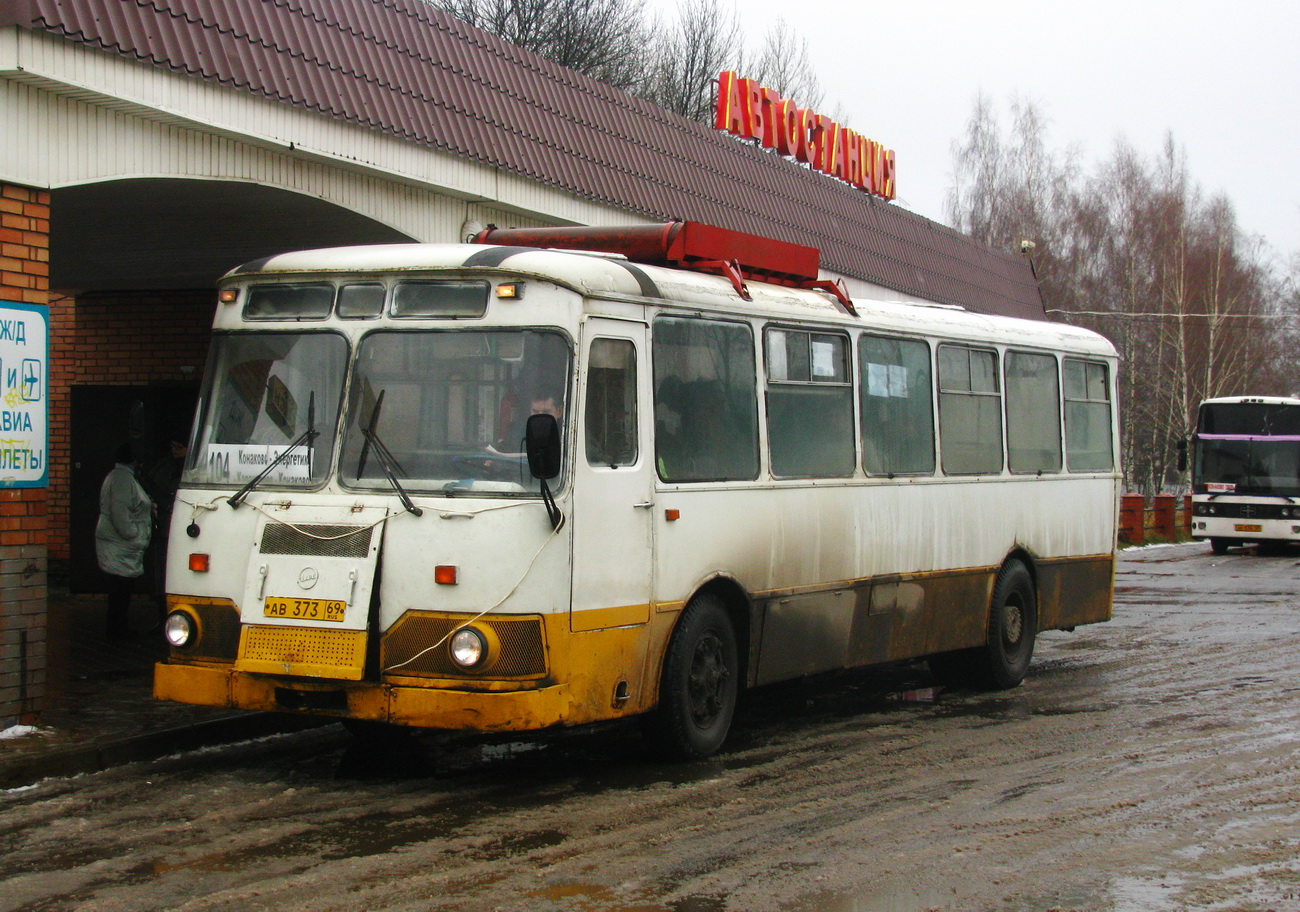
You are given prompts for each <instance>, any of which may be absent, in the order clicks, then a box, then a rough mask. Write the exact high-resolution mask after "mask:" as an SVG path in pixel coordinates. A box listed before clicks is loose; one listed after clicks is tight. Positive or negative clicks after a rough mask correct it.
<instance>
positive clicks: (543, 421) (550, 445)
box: [524, 414, 560, 479]
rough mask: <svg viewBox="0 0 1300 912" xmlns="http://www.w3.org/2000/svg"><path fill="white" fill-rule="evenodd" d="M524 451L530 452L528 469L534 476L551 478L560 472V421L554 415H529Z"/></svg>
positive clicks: (525, 430)
mask: <svg viewBox="0 0 1300 912" xmlns="http://www.w3.org/2000/svg"><path fill="white" fill-rule="evenodd" d="M524 452H526V453H527V454H528V471H529V472H530V473H531V474H532V476H533V477H534V478H543V479H550V478H554V477H555V476H557V475H559V474H560V422H558V421H556V420H555V416H554V415H547V414H541V415H529V416H528V424H527V425H526V427H525V429H524Z"/></svg>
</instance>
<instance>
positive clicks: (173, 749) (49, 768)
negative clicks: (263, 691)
mask: <svg viewBox="0 0 1300 912" xmlns="http://www.w3.org/2000/svg"><path fill="white" fill-rule="evenodd" d="M332 721H334V720H331V719H320V718H300V717H296V716H287V715H283V714H281V713H249V714H246V715H239V716H230V717H229V718H225V719H213V720H210V721H207V722H196V723H193V724H191V725H182V726H178V727H176V728H165V729H161V730H159V731H154V732H147V733H145V734H140V735H133V736H131V737H128V738H119V739H117V740H115V741H106V742H102V743H99V744H85V745H81V746H78V747H68V748H62V749H59V750H53V751H50V752H49V753H45V754H33V755H31V756H29V757H23V758H20V759H18V760H15V761H5V760H3V759H0V789H12V788H20V787H22V786H25V785H33V784H35V783H37V782H40V781H41V780H42V779H49V778H53V777H61V776H75V775H78V774H83V773H98V772H102V771H104V770H106V769H111V768H112V767H115V766H123V765H125V764H127V763H136V762H139V761H142V760H157V759H158V758H159V757H165V756H167V755H168V754H175V753H180V752H182V751H191V750H196V749H198V748H201V747H212V746H215V745H219V744H230V743H233V742H236V741H248V740H250V739H253V738H262V737H266V736H267V735H278V734H289V733H293V732H298V731H305V730H306V729H309V728H318V727H320V726H322V725H328V724H329V723H330V722H332Z"/></svg>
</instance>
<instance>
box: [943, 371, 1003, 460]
mask: <svg viewBox="0 0 1300 912" xmlns="http://www.w3.org/2000/svg"><path fill="white" fill-rule="evenodd" d="M997 359H998V356H997V352H993V351H987V350H984V349H979V348H967V347H966V346H964V345H940V346H939V448H940V449H941V450H942V452H943V470H944V472H945V473H946V474H949V475H995V474H998V473H1000V472H1001V471H1002V394H1001V391H1000V390H999V389H998V364H997Z"/></svg>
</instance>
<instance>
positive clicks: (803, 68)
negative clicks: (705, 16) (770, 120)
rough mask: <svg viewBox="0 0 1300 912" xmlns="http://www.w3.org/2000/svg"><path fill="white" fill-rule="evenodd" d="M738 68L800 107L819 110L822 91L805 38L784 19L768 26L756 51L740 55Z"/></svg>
mask: <svg viewBox="0 0 1300 912" xmlns="http://www.w3.org/2000/svg"><path fill="white" fill-rule="evenodd" d="M739 69H740V71H741V72H743V73H744V74H745V75H746V76H748V77H750V78H751V79H755V80H757V81H758V82H759V83H760V84H761V85H763V86H766V87H767V88H769V89H774V90H775V91H776V92H777V93H778V94H780V96H781V97H782V98H789V99H791V100H792V101H794V102H795V103H796V104H797V105H798V106H799V107H801V108H812V109H814V110H818V109H820V108H821V106H822V102H823V101H824V100H825V93H824V92H823V91H822V87H821V83H820V82H819V81H818V79H817V73H816V72H815V71H814V70H813V67H812V52H811V50H810V49H809V47H808V39H807V38H804V37H803V36H801V35H800V34H799V33H798V32H796V31H795V30H794V29H792V28H791V27H790V26H789V25H788V24H786V21H785V20H784V19H777V20H776V21H775V22H773V23H772V25H771V26H770V27H769V28H768V30H767V34H766V35H764V36H763V46H762V47H761V48H760V49H759V50H758V53H756V54H747V55H744V56H742V58H741V61H740V64H739ZM839 119H840V120H843V119H844V118H843V117H840V118H839Z"/></svg>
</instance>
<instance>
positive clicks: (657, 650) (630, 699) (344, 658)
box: [154, 612, 675, 731]
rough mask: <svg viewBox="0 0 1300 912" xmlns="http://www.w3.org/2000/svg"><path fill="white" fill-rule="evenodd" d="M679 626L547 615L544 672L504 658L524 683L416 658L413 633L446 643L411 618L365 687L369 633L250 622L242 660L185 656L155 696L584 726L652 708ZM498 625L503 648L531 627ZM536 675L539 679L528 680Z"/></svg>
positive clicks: (450, 722) (399, 719) (385, 717)
mask: <svg viewBox="0 0 1300 912" xmlns="http://www.w3.org/2000/svg"><path fill="white" fill-rule="evenodd" d="M674 619H675V615H674V614H671V613H661V612H655V613H653V614H652V615H651V618H650V621H649V623H647V624H644V625H641V626H637V627H622V628H614V629H604V630H597V631H592V632H582V633H573V632H571V630H570V629H569V617H568V615H567V614H554V615H542V616H540V621H541V624H542V626H543V628H544V631H543V635H542V638H541V642H543V643H544V644H545V646H544V649H545V654H544V664H542V665H539V666H537V668H536V669H534V668H533V665H534V664H535V662H534V658H533V657H532V653H531V652H530V651H528V650H524V651H523V652H522V653H520V655H522V656H523V658H520V657H519V656H516V655H514V651H518V650H514V651H512V649H513V647H512V648H511V649H503V655H505V656H506V659H505V660H504V662H503V666H502V667H503V668H506V670H508V671H513V672H516V673H517V676H516V677H513V678H498V679H494V678H491V677H489V676H485V677H482V678H475V677H469V676H467V677H465V678H463V679H459V680H458V679H454V678H452V677H451V676H450V675H449V673H448V672H447V670H446V669H444V668H443V667H442V665H440V664H438V663H437V662H433V661H432V660H431V659H429V658H428V657H425V658H422V659H419V660H418V661H417V660H415V659H412V658H408V657H407V653H410V654H411V655H412V656H416V655H419V654H420V653H419V651H418V650H416V651H412V650H414V649H415V647H414V646H412V645H411V644H405V643H404V641H403V640H402V639H401V637H408V638H409V636H408V635H411V632H412V631H415V633H418V634H419V635H420V636H419V639H420V640H421V641H429V642H436V641H437V636H435V634H437V635H438V636H441V633H440V632H439V631H440V629H441V628H438V629H432V630H424V629H423V628H422V627H420V625H419V624H417V623H416V621H420V622H421V623H424V622H423V621H422V620H421V618H417V617H410V618H406V619H404V620H403V622H402V623H400V624H398V625H395V627H394V631H395V632H396V634H397V636H396V637H395V639H394V643H395V644H396V645H393V644H392V643H390V644H386V647H385V651H384V653H383V658H384V660H385V663H386V664H389V665H391V668H390V670H389V671H388V673H387V674H385V675H384V676H383V677H382V678H381V679H380V680H378V681H375V680H359V678H360V677H361V670H362V667H363V665H364V659H365V652H364V643H365V639H364V633H363V632H360V631H358V632H357V633H362V636H361V637H360V638H359V639H357V640H356V641H355V643H353V642H350V641H349V640H350V637H348V636H347V634H348V633H350V632H349V631H333V630H330V631H323V632H322V639H321V642H320V643H319V644H317V643H316V642H315V641H312V642H310V643H307V642H306V641H305V640H303V639H302V638H301V630H302V628H285V629H286V630H288V631H290V632H289V633H285V634H281V633H280V631H279V630H273V631H272V633H273V634H275V636H271V637H269V638H266V639H265V641H263V639H262V638H259V637H258V634H260V633H261V631H262V629H264V628H259V625H249V626H246V627H245V628H244V630H243V637H242V639H241V646H240V652H239V657H238V659H237V660H236V661H235V662H234V663H231V664H226V663H215V662H204V661H197V662H194V661H190V662H187V661H186V659H185V658H183V657H177V658H174V659H172V660H171V661H169V662H165V663H160V664H159V665H157V666H156V667H155V671H154V695H155V696H156V697H157V698H158V699H161V700H174V701H176V702H178V703H193V704H197V705H201V706H231V707H238V708H241V709H249V710H262V711H271V712H292V713H299V712H301V713H310V714H316V715H325V716H333V717H336V718H350V719H367V720H374V721H381V722H394V723H398V724H401V725H411V726H420V727H428V728H438V729H447V730H469V731H530V730H536V729H540V728H549V727H551V726H556V725H581V724H584V723H587V722H597V721H601V720H605V719H613V718H618V717H621V716H627V715H631V714H633V713H637V712H644V711H645V710H648V709H650V708H651V707H652V706H654V703H655V701H656V699H657V697H658V694H657V684H658V668H659V667H660V665H661V663H662V660H663V649H664V647H665V644H666V642H667V635H668V633H669V631H670V630H671V628H672V622H673V620H674ZM433 620H437V618H434V619H433ZM495 620H497V621H499V622H500V624H501V625H504V626H502V627H501V628H500V630H501V631H504V632H502V634H501V639H502V641H503V643H504V644H505V645H506V646H509V645H510V642H512V636H511V635H507V634H510V630H509V629H507V628H508V627H510V628H513V627H519V628H520V629H524V628H525V627H526V623H525V622H526V621H527V620H528V619H527V618H519V619H515V618H512V617H505V618H498V619H495ZM533 623H535V621H534V622H533ZM425 626H428V624H425ZM444 626H445V625H444ZM447 629H448V630H450V629H452V627H450V626H449V627H448V628H447ZM430 637H433V639H430ZM530 642H531V641H530ZM304 644H305V645H304ZM417 645H418V644H417ZM306 647H311V648H306ZM525 658H526V659H527V661H524V659H525ZM444 664H445V663H444ZM516 665H518V666H519V667H518V668H516V667H515V666H516ZM534 670H535V671H537V672H540V673H537V674H529V672H532V671H534Z"/></svg>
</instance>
